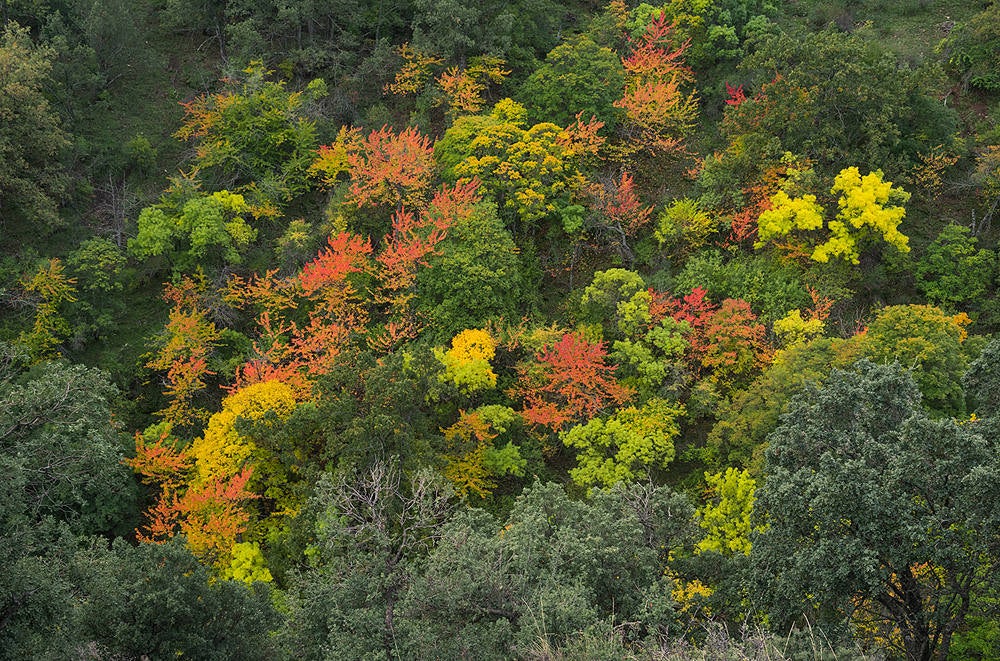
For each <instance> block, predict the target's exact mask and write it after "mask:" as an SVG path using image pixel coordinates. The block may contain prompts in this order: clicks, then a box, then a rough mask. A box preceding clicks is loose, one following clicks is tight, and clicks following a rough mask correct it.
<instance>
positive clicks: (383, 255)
mask: <svg viewBox="0 0 1000 661" xmlns="http://www.w3.org/2000/svg"><path fill="white" fill-rule="evenodd" d="M477 188H478V184H477V182H475V181H472V182H469V183H464V184H458V185H455V186H444V187H442V188H441V189H440V190H438V191H437V193H435V195H434V196H433V198H432V199H431V201H430V203H429V204H427V205H426V206H425V207H424V208H422V209H421V210H420V211H419V212H416V211H410V210H408V209H405V208H401V209H399V210H397V211H396V212H395V213H394V214H393V218H392V228H391V230H390V232H388V233H387V234H386V235H385V236H384V237H382V240H381V242H380V243H379V244H378V248H377V249H376V248H375V247H373V245H372V242H371V240H369V239H366V238H362V237H360V236H358V235H356V234H352V233H350V232H341V233H339V234H337V235H335V236H333V237H331V238H330V239H329V241H328V245H327V247H326V248H324V249H323V250H322V251H321V252H320V253H319V255H317V256H316V258H315V259H313V260H312V261H311V262H309V263H308V264H306V265H305V267H303V269H302V271H301V272H299V273H298V274H296V275H294V276H291V277H287V278H279V277H278V275H277V272H276V271H270V272H268V273H266V274H264V275H262V276H258V277H255V278H252V279H250V280H245V279H243V278H238V277H235V278H232V279H231V280H230V283H229V287H228V293H227V300H228V301H229V302H231V303H232V304H234V305H237V306H239V307H253V308H255V309H256V310H257V326H258V337H257V339H256V342H255V350H256V353H257V358H256V359H255V360H253V361H251V362H250V363H248V364H246V365H244V366H243V367H242V368H240V370H239V371H238V374H237V377H238V378H237V386H238V387H242V386H245V385H248V384H250V383H256V382H260V381H267V380H270V379H279V380H281V381H284V382H285V383H288V384H289V385H292V386H293V387H295V388H296V389H297V390H300V391H302V390H308V388H309V381H310V380H311V379H312V378H313V377H315V376H318V375H320V374H325V373H326V372H328V371H329V370H330V369H331V368H332V367H333V365H334V364H335V361H336V358H337V356H338V355H339V354H340V352H341V351H342V350H343V348H344V347H345V346H346V345H347V344H348V343H350V342H352V341H354V340H362V341H366V342H367V343H368V345H369V346H371V347H372V348H375V349H377V350H383V351H388V350H391V349H392V348H394V347H396V346H398V345H399V344H400V343H402V342H405V341H408V340H410V339H413V338H414V337H416V336H417V334H418V333H419V332H420V331H421V330H422V323H421V320H420V319H419V317H418V316H417V314H416V312H415V310H414V309H413V305H412V301H413V298H414V296H415V291H414V290H415V287H416V278H417V272H418V271H419V269H420V268H422V267H426V266H427V258H428V257H429V256H430V255H431V254H432V253H433V252H434V251H435V249H436V247H437V245H438V244H439V243H440V242H441V241H442V240H443V239H444V238H445V237H446V236H447V232H448V230H449V228H450V227H451V226H452V225H453V224H454V223H455V222H456V221H457V220H459V219H460V218H464V217H467V216H468V214H470V213H472V210H473V207H474V206H475V204H476V203H478V202H479V201H480V197H479V193H478V190H477Z"/></svg>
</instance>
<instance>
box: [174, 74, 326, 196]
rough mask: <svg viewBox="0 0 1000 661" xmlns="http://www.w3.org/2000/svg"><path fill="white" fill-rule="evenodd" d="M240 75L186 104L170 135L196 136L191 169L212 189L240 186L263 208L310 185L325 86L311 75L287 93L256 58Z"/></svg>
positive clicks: (186, 137) (181, 136) (283, 85)
mask: <svg viewBox="0 0 1000 661" xmlns="http://www.w3.org/2000/svg"><path fill="white" fill-rule="evenodd" d="M243 74H244V75H243V77H242V79H241V80H240V81H239V82H238V84H236V82H235V81H233V83H232V89H229V90H226V91H224V92H221V93H218V94H213V95H208V96H202V97H199V98H197V99H195V100H194V101H192V102H190V103H189V104H187V105H186V106H185V109H186V111H187V117H186V119H185V122H184V125H183V126H182V127H181V129H180V130H179V131H178V132H177V133H176V137H178V138H181V139H184V140H192V141H193V142H194V144H195V147H196V154H195V159H194V162H193V163H192V165H193V168H194V171H195V173H197V176H198V178H199V179H200V180H201V181H203V182H205V183H206V184H207V185H208V186H209V187H211V188H212V189H233V190H237V191H239V192H243V193H245V194H246V195H247V196H248V197H249V198H250V199H251V201H253V202H254V203H255V204H257V205H260V206H262V207H266V206H268V205H282V204H285V203H287V202H289V201H290V200H292V199H293V198H294V197H295V196H296V195H299V194H301V193H303V192H305V190H307V189H308V186H309V182H308V177H307V170H308V168H309V165H310V164H311V163H312V161H313V160H314V157H315V150H316V149H317V148H318V147H319V144H318V141H317V136H316V123H315V121H314V120H313V119H312V118H311V116H310V115H311V112H312V109H313V108H314V107H315V105H316V104H317V102H318V101H319V100H320V99H322V98H323V97H325V96H326V95H327V86H326V83H325V82H324V81H323V80H322V79H316V80H313V81H312V82H310V83H309V84H308V86H306V88H305V89H304V90H302V91H297V92H292V91H289V90H288V89H286V86H285V83H284V82H283V81H282V82H273V81H271V80H269V76H270V75H271V72H270V71H267V70H266V69H265V68H264V67H263V65H262V64H261V63H260V62H255V63H253V64H252V65H250V66H249V67H248V68H247V69H246V70H245V71H244V72H243Z"/></svg>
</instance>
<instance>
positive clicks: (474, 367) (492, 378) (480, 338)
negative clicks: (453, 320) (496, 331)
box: [434, 328, 497, 394]
mask: <svg viewBox="0 0 1000 661" xmlns="http://www.w3.org/2000/svg"><path fill="white" fill-rule="evenodd" d="M496 348H497V347H496V342H495V341H494V340H493V337H492V336H491V335H490V334H489V333H487V332H486V331H484V330H477V329H474V328H470V329H468V330H464V331H462V332H460V333H459V334H458V335H456V336H455V337H454V338H453V339H452V341H451V349H448V350H447V351H444V350H441V349H435V351H434V355H435V356H436V357H437V359H438V361H440V362H441V364H442V365H444V372H443V373H442V374H441V376H440V378H441V380H442V381H444V382H451V383H453V384H455V386H456V387H457V388H458V389H459V390H461V391H463V392H465V393H468V394H471V393H473V392H477V391H479V390H488V389H489V388H495V387H496V385H497V375H496V373H494V372H493V368H492V367H491V366H490V361H491V360H493V357H494V356H495V355H496Z"/></svg>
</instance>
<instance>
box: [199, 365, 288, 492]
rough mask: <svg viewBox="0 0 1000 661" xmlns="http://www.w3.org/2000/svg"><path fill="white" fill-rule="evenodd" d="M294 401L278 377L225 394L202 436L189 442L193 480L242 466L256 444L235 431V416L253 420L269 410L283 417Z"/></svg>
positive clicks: (231, 472)
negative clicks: (227, 395)
mask: <svg viewBox="0 0 1000 661" xmlns="http://www.w3.org/2000/svg"><path fill="white" fill-rule="evenodd" d="M295 405H296V402H295V393H294V391H293V390H292V388H291V387H290V386H288V385H286V384H284V383H282V382H281V381H265V382H263V383H254V384H252V385H249V386H247V387H246V388H243V389H242V390H240V391H238V392H235V393H233V394H232V395H230V396H229V397H226V398H225V399H224V400H223V402H222V410H221V411H219V412H218V413H216V414H215V415H213V416H212V417H211V418H210V419H209V421H208V427H207V428H206V429H205V434H204V436H202V437H201V438H197V439H195V440H194V442H193V443H192V444H191V450H190V453H189V454H190V456H191V457H192V458H193V459H194V461H195V465H194V471H195V472H194V480H193V481H194V483H196V484H197V483H199V482H207V481H209V480H211V479H214V478H219V477H228V476H231V475H236V474H237V473H239V472H240V471H241V470H243V469H244V468H246V466H247V463H248V461H249V460H250V457H251V455H252V453H253V451H254V450H255V449H256V448H255V445H254V443H253V442H252V441H250V440H249V439H246V438H244V437H242V436H241V435H240V434H239V433H238V432H237V431H236V423H237V421H238V420H240V419H241V418H242V419H245V420H252V421H255V422H256V421H260V420H262V419H263V418H264V416H266V415H267V414H269V413H273V414H274V415H276V416H277V417H278V419H280V420H287V419H288V417H289V416H290V415H291V414H292V411H294V410H295Z"/></svg>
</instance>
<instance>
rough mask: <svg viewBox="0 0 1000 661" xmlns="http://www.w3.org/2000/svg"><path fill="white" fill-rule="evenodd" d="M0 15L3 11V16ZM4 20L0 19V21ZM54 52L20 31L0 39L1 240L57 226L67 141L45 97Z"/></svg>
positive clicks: (8, 29)
mask: <svg viewBox="0 0 1000 661" xmlns="http://www.w3.org/2000/svg"><path fill="white" fill-rule="evenodd" d="M5 14H6V12H5ZM5 18H6V16H5ZM54 58H55V52H54V51H53V50H52V49H50V48H45V47H43V46H36V45H35V44H34V43H33V42H32V40H31V35H30V34H29V33H28V30H27V29H25V28H20V27H19V26H18V25H17V24H16V23H6V24H5V25H4V27H3V33H2V34H0V117H2V118H3V121H0V218H2V221H0V222H2V225H3V233H4V235H8V234H9V235H17V236H24V237H25V238H27V237H29V236H38V235H44V234H46V233H48V232H50V231H51V230H53V229H56V228H57V227H59V226H60V225H61V224H62V221H61V220H60V218H59V203H60V201H61V200H62V199H63V196H64V195H65V194H66V192H67V188H68V185H69V178H68V176H67V173H66V171H65V169H64V167H63V162H62V158H63V156H64V154H65V151H66V149H67V147H68V146H69V136H68V135H67V134H66V132H65V131H64V130H63V129H62V127H61V122H60V121H59V117H58V115H57V114H56V112H55V110H54V109H53V108H52V107H51V106H50V105H49V101H48V99H47V98H46V96H45V91H46V89H47V86H48V85H49V84H50V81H49V79H48V75H49V71H50V70H51V68H52V61H53V59H54Z"/></svg>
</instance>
